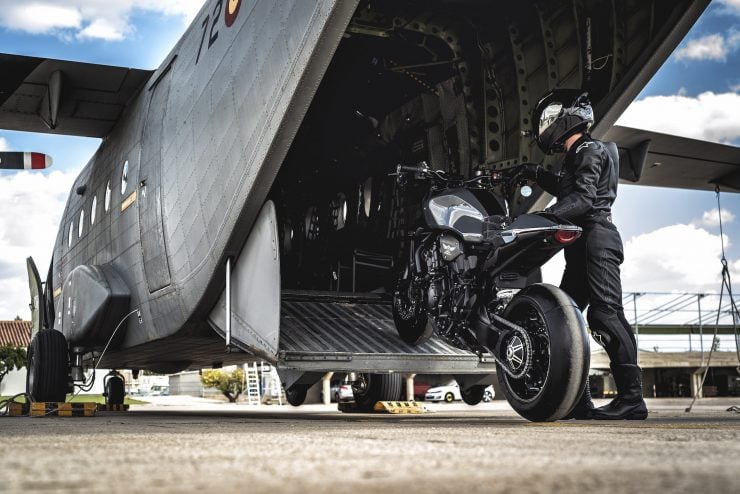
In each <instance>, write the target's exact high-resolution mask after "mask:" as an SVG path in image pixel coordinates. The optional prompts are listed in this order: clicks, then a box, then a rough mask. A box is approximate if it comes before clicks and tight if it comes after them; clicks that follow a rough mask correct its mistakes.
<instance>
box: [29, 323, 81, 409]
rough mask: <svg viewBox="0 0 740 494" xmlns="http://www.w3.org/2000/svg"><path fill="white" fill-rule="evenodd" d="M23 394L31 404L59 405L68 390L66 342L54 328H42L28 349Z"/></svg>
mask: <svg viewBox="0 0 740 494" xmlns="http://www.w3.org/2000/svg"><path fill="white" fill-rule="evenodd" d="M27 370H28V372H27V374H26V393H28V395H30V397H31V400H32V401H35V402H63V401H65V399H66V398H67V391H69V384H70V382H69V353H68V352H67V339H66V338H65V337H64V335H63V334H62V333H61V332H60V331H57V330H55V329H42V330H41V331H39V332H38V333H36V335H35V336H34V337H33V340H31V344H30V345H29V347H28V365H27Z"/></svg>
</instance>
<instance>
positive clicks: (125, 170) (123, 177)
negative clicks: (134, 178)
mask: <svg viewBox="0 0 740 494" xmlns="http://www.w3.org/2000/svg"><path fill="white" fill-rule="evenodd" d="M126 185H128V160H126V162H125V163H124V164H123V173H121V195H123V194H125V193H126Z"/></svg>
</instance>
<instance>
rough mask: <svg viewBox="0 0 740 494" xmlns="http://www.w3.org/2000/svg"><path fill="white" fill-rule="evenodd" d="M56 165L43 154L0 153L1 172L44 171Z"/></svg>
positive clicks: (49, 157)
mask: <svg viewBox="0 0 740 494" xmlns="http://www.w3.org/2000/svg"><path fill="white" fill-rule="evenodd" d="M53 163H54V160H53V159H51V156H49V155H47V154H43V153H22V152H14V151H0V170H44V169H46V168H49V167H50V166H51V165H52V164H53Z"/></svg>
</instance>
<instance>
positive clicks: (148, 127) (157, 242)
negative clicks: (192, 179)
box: [139, 76, 171, 293]
mask: <svg viewBox="0 0 740 494" xmlns="http://www.w3.org/2000/svg"><path fill="white" fill-rule="evenodd" d="M169 92H170V78H169V77H167V76H165V77H164V78H163V79H162V80H160V82H159V84H157V85H156V86H155V87H154V88H152V89H151V93H152V96H151V101H150V104H149V110H148V112H147V118H146V122H145V124H144V135H143V136H142V147H141V164H140V166H139V228H140V234H141V253H142V256H143V261H144V272H145V273H146V281H147V285H148V287H149V292H150V293H153V292H155V291H157V290H159V289H161V288H164V287H166V286H168V285H169V284H170V283H171V277H170V266H169V260H168V258H167V245H166V242H165V232H164V225H163V223H162V180H161V175H162V133H163V128H164V115H165V108H166V105H167V98H168V96H169Z"/></svg>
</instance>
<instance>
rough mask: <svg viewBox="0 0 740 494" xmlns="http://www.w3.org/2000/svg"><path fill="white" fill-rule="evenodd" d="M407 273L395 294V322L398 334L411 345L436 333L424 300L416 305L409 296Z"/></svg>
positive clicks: (421, 341) (400, 281)
mask: <svg viewBox="0 0 740 494" xmlns="http://www.w3.org/2000/svg"><path fill="white" fill-rule="evenodd" d="M406 276H407V274H406V273H404V275H403V276H402V277H401V279H400V280H399V281H398V290H397V291H396V294H395V295H394V296H393V322H394V323H395V325H396V331H398V336H400V337H401V339H402V340H403V341H404V342H406V343H408V344H409V345H414V346H416V345H421V344H422V343H424V342H426V341H427V340H428V339H429V338H431V337H432V334H434V324H433V323H432V321H431V320H430V319H429V317H427V313H426V310H425V309H424V307H423V305H424V304H423V301H422V300H419V301H417V303H416V305H414V304H413V303H412V302H411V300H409V297H408V283H410V282H409V281H408V280H407V279H404V277H406Z"/></svg>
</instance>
